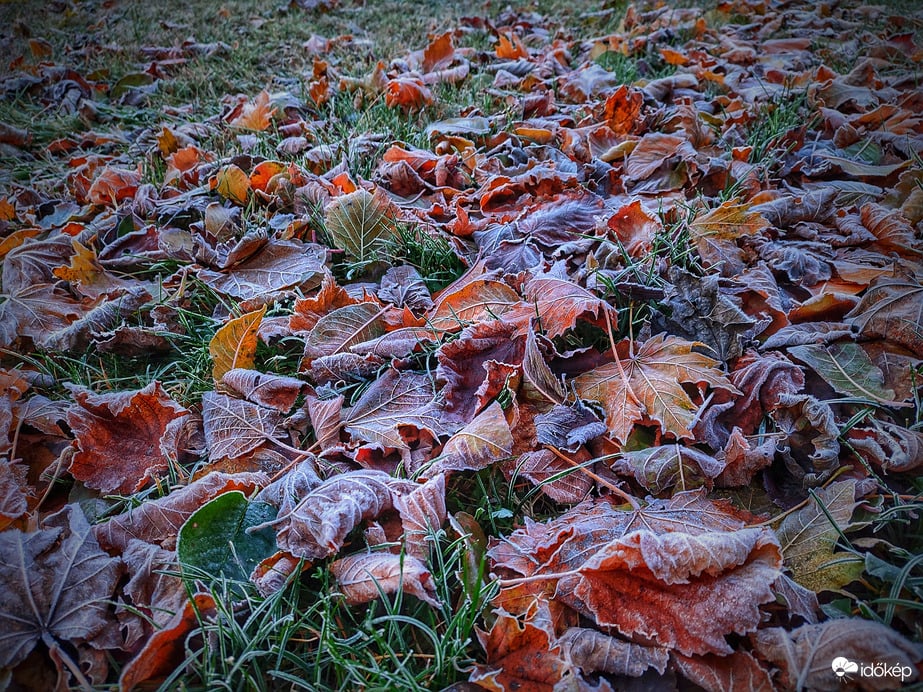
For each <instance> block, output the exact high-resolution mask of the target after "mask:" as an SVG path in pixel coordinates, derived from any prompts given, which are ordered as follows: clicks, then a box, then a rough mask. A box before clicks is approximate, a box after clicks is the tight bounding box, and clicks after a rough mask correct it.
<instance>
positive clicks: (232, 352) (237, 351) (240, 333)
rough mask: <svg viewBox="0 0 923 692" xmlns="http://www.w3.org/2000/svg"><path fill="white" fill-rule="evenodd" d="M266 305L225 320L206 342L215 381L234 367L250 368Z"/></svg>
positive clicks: (253, 360) (254, 356)
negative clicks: (207, 342)
mask: <svg viewBox="0 0 923 692" xmlns="http://www.w3.org/2000/svg"><path fill="white" fill-rule="evenodd" d="M265 314H266V306H265V305H264V306H263V307H262V308H260V309H259V310H254V311H253V312H248V313H245V314H243V315H241V316H240V317H235V318H234V319H230V320H228V321H227V322H225V323H224V324H223V325H222V326H221V328H220V329H219V330H218V331H217V332H215V336H213V337H212V340H211V341H210V342H209V344H208V353H209V355H211V357H212V377H214V378H215V381H218V380H220V379H221V378H222V377H224V375H225V373H226V372H228V371H229V370H233V369H234V368H252V367H253V363H254V362H255V361H256V343H257V332H258V331H259V328H260V322H262V320H263V315H265Z"/></svg>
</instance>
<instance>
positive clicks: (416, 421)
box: [344, 369, 445, 452]
mask: <svg viewBox="0 0 923 692" xmlns="http://www.w3.org/2000/svg"><path fill="white" fill-rule="evenodd" d="M433 400H434V394H433V383H432V381H431V380H430V379H429V378H428V377H427V376H425V375H420V374H416V373H410V372H399V371H397V370H394V369H389V370H388V371H386V372H385V374H384V375H382V376H381V377H380V378H379V379H377V380H375V382H374V383H373V384H372V386H371V387H369V388H368V389H367V390H366V391H365V393H364V394H363V395H362V396H361V397H360V398H359V401H357V402H356V405H355V406H353V407H352V408H350V409H349V410H348V411H347V412H346V413H345V416H344V424H345V426H346V432H348V433H349V434H350V435H352V436H353V437H354V438H355V439H358V440H362V441H364V442H371V443H374V444H379V445H382V446H383V447H385V448H389V449H397V450H401V451H403V452H406V451H407V450H408V447H407V444H406V443H405V442H404V439H403V438H402V437H401V434H400V430H399V428H400V426H413V427H416V428H418V429H426V430H431V431H433V432H439V431H441V430H443V428H444V427H445V426H444V425H443V423H442V422H441V420H440V417H439V412H438V410H437V409H436V408H435V406H434V401H433Z"/></svg>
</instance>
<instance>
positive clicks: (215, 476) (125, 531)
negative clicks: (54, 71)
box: [93, 472, 269, 551]
mask: <svg viewBox="0 0 923 692" xmlns="http://www.w3.org/2000/svg"><path fill="white" fill-rule="evenodd" d="M268 483H269V478H268V477H267V476H266V474H264V473H235V474H228V473H220V472H214V473H210V474H208V475H207V476H204V477H203V478H200V479H199V480H197V481H194V482H193V483H191V484H189V485H187V486H185V487H182V488H179V489H178V490H174V491H173V492H172V493H170V494H169V495H167V496H165V497H162V498H160V499H158V500H148V501H147V502H144V503H143V504H142V505H140V506H139V507H135V508H134V509H132V510H131V511H130V512H127V513H125V514H120V515H118V516H115V517H113V518H112V519H109V520H108V521H106V522H103V523H101V524H96V525H95V526H94V527H93V534H94V535H95V536H96V539H97V540H98V541H99V544H100V545H101V546H102V547H103V548H105V549H106V550H119V551H124V550H125V548H126V547H127V546H128V543H129V541H131V540H132V539H138V540H141V541H145V542H147V543H165V542H166V543H169V542H170V541H171V540H172V539H174V538H175V537H176V534H177V532H178V531H179V529H180V527H181V526H182V525H183V522H185V521H186V519H188V518H189V516H190V515H191V514H192V513H193V512H195V511H196V510H197V509H198V508H199V507H201V506H202V505H203V504H205V503H206V502H208V501H209V500H211V499H212V498H214V497H217V496H218V495H220V494H221V493H224V492H230V491H232V490H239V491H241V492H243V493H244V494H246V495H250V494H252V493H253V492H254V491H256V490H259V489H260V488H262V487H263V486H265V485H267V484H268Z"/></svg>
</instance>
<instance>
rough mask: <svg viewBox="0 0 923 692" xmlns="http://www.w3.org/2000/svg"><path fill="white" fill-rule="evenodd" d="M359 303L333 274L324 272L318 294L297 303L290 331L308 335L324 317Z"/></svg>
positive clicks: (290, 322)
mask: <svg viewBox="0 0 923 692" xmlns="http://www.w3.org/2000/svg"><path fill="white" fill-rule="evenodd" d="M358 302H359V301H358V300H356V299H355V298H353V297H352V296H350V295H349V293H347V292H346V290H345V289H343V288H342V287H340V286H338V285H337V283H336V280H335V279H334V278H333V275H332V274H330V273H328V272H324V278H323V280H322V281H321V285H320V288H318V289H317V293H315V294H314V295H313V296H310V297H307V298H299V299H298V300H296V301H295V305H294V307H293V308H292V316H291V317H290V318H289V329H291V330H292V332H293V333H295V334H306V333H307V332H309V331H311V330H312V329H313V328H314V325H316V324H317V322H318V321H319V320H320V319H321V318H322V317H323V316H324V315H326V314H328V313H330V312H332V311H334V310H336V309H337V308H342V307H346V306H347V305H355V304H356V303H358Z"/></svg>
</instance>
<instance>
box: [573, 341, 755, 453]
mask: <svg viewBox="0 0 923 692" xmlns="http://www.w3.org/2000/svg"><path fill="white" fill-rule="evenodd" d="M623 345H624V344H620V347H621V346H623ZM695 345H696V343H695V342H690V341H684V340H683V339H680V338H678V337H675V336H667V335H665V334H660V335H658V336H654V337H651V338H650V339H648V340H647V341H646V342H645V343H644V344H642V345H641V347H640V348H638V349H637V351H636V352H635V353H634V355H633V356H631V355H629V356H628V357H627V358H626V357H624V356H622V355H621V353H622V352H623V349H621V348H620V361H619V362H618V363H607V364H605V365H601V366H600V367H598V368H596V369H594V370H591V371H590V372H587V373H584V374H582V375H580V376H578V377H577V378H576V379H575V381H574V384H575V385H576V387H577V392H578V393H579V394H580V396H581V397H582V398H584V399H592V400H595V401H599V402H600V403H601V404H602V405H603V408H604V409H605V410H606V424H607V425H608V426H609V432H610V433H611V434H612V436H613V438H614V439H616V440H619V441H620V442H624V441H625V440H627V439H628V434H629V433H630V432H631V428H632V427H633V425H634V424H635V423H637V422H640V421H641V420H642V416H644V415H646V416H647V417H649V418H650V419H651V420H653V421H656V422H657V423H659V424H660V428H661V430H663V431H664V432H665V433H671V434H673V435H674V436H675V437H676V438H677V439H692V433H691V431H690V429H689V428H690V426H691V425H692V424H693V422H694V421H695V418H696V412H697V410H698V408H699V407H698V406H697V405H696V404H695V403H694V402H693V401H692V400H691V399H690V398H689V395H688V394H686V392H685V391H684V390H683V388H682V383H683V382H690V383H696V384H708V385H710V386H711V387H715V388H718V389H724V390H727V391H730V392H737V390H736V388H735V387H734V386H733V385H732V384H731V383H730V381H728V379H727V377H725V375H724V374H723V373H722V372H721V371H720V370H718V369H717V368H716V367H715V366H716V365H717V364H718V361H716V360H714V359H713V358H709V357H708V356H704V355H702V354H700V353H696V352H694V351H693V350H692V349H693V347H694V346H695Z"/></svg>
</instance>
